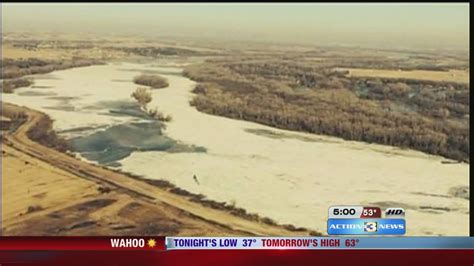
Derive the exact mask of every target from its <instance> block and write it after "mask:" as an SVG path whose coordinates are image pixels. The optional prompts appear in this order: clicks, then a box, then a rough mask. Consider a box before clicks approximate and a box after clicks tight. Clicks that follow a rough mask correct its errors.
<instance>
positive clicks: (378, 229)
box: [328, 218, 406, 235]
mask: <svg viewBox="0 0 474 266" xmlns="http://www.w3.org/2000/svg"><path fill="white" fill-rule="evenodd" d="M405 233H406V224H405V219H388V218H385V219H369V220H368V219H328V234H329V235H404V234H405Z"/></svg>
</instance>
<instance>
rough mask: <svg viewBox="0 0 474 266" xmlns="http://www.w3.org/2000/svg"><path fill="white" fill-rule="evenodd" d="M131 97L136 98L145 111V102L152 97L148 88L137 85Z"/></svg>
mask: <svg viewBox="0 0 474 266" xmlns="http://www.w3.org/2000/svg"><path fill="white" fill-rule="evenodd" d="M132 97H133V98H135V100H137V102H138V103H139V104H140V107H141V108H142V109H143V110H145V111H146V110H147V104H149V103H150V102H151V100H152V99H153V98H152V97H151V92H150V90H149V89H147V88H143V87H138V88H137V89H136V90H135V91H134V92H133V93H132Z"/></svg>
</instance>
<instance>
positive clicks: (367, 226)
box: [364, 222, 377, 233]
mask: <svg viewBox="0 0 474 266" xmlns="http://www.w3.org/2000/svg"><path fill="white" fill-rule="evenodd" d="M364 231H365V232H368V233H375V232H377V222H365V223H364Z"/></svg>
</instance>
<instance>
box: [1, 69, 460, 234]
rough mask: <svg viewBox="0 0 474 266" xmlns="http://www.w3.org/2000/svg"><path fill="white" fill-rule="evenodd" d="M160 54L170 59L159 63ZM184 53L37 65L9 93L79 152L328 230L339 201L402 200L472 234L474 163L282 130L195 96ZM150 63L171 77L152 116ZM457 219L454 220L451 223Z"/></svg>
mask: <svg viewBox="0 0 474 266" xmlns="http://www.w3.org/2000/svg"><path fill="white" fill-rule="evenodd" d="M158 63H160V64H158ZM181 71H182V69H181V68H180V67H179V66H175V65H168V66H166V65H163V64H161V62H155V63H152V64H138V63H113V64H108V65H100V66H90V67H83V68H76V69H70V70H64V71H57V72H53V73H52V74H48V75H42V76H37V77H35V83H34V85H33V86H31V87H28V88H22V89H18V90H16V91H15V93H14V94H3V100H4V101H5V102H11V103H15V104H19V105H24V106H28V107H30V108H33V109H36V110H40V111H42V112H45V113H46V114H48V115H50V116H51V117H52V118H53V119H54V121H55V123H54V128H55V130H57V131H58V132H59V133H60V135H61V136H63V137H65V138H67V139H68V140H69V142H70V143H71V145H72V147H74V149H75V151H76V152H79V153H80V156H81V158H83V159H86V160H89V161H93V162H97V163H101V164H105V165H107V166H109V167H114V168H118V169H121V170H123V171H127V172H133V173H135V174H138V175H142V176H144V177H146V178H150V179H165V180H168V181H170V182H172V183H174V184H176V185H177V186H178V187H181V188H183V189H186V190H188V191H191V192H193V193H200V194H203V195H205V196H206V197H207V198H209V199H212V200H216V201H225V202H228V203H230V204H235V205H236V206H238V207H242V208H245V209H247V210H248V211H249V212H255V213H258V214H261V215H262V216H268V217H270V218H272V219H274V220H275V221H277V222H279V223H291V224H294V225H296V226H304V227H307V228H310V229H315V230H318V231H321V232H326V219H327V210H328V208H329V206H331V205H375V206H380V207H388V206H393V207H397V206H399V207H404V208H405V209H406V212H407V217H406V219H407V234H408V235H467V234H468V232H469V201H468V199H466V198H465V195H464V194H462V193H460V191H462V190H463V189H465V188H466V187H468V186H469V165H468V164H464V163H462V164H443V163H442V161H445V160H446V159H444V158H442V157H439V156H432V155H427V154H424V153H421V152H417V151H412V150H402V149H398V148H394V147H388V146H382V145H374V144H366V143H361V142H352V141H344V140H341V139H338V138H333V137H326V136H319V135H314V134H305V133H298V132H292V131H286V130H279V129H275V128H271V127H267V126H262V125H259V124H255V123H251V122H246V121H239V120H233V119H228V118H223V117H218V116H212V115H208V114H204V113H201V112H198V111H197V110H196V109H195V108H194V107H192V106H190V105H189V101H190V99H191V98H192V97H193V94H192V93H191V90H192V89H193V87H194V85H195V83H194V82H193V81H191V80H189V79H187V78H185V77H183V76H182V75H181ZM141 73H147V74H149V73H158V74H160V75H161V76H163V77H166V78H167V79H168V82H169V84H170V86H169V87H167V88H165V89H158V90H153V101H152V102H151V103H150V107H152V108H153V107H157V108H158V110H159V111H161V112H163V113H164V114H165V115H171V116H172V118H173V119H172V121H171V122H166V123H165V125H166V126H164V125H163V124H162V123H161V122H157V121H154V120H150V119H149V118H148V117H146V116H145V115H144V114H143V113H141V112H140V110H139V109H138V108H137V106H136V104H135V102H134V100H133V99H132V98H131V97H130V94H131V93H132V92H133V91H134V90H135V88H136V87H137V85H135V84H134V83H133V78H134V77H135V76H137V75H139V74H141ZM453 224H456V226H453Z"/></svg>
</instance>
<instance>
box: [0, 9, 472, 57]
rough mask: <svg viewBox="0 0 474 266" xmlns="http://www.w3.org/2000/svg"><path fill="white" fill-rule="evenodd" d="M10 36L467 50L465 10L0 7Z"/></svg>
mask: <svg viewBox="0 0 474 266" xmlns="http://www.w3.org/2000/svg"><path fill="white" fill-rule="evenodd" d="M2 26H3V30H4V31H5V32H12V31H57V32H87V33H100V34H103V33H113V34H138V35H145V36H150V37H155V36H160V35H176V36H189V37H204V38H218V39H224V40H237V39H239V40H257V41H275V42H294V43H305V44H316V45H327V44H334V43H340V44H349V45H350V44H355V45H370V46H377V45H380V46H385V47H386V46H389V47H397V46H399V47H406V46H421V47H456V48H468V46H469V4H468V3H465V4H462V3H457V4H349V3H346V4H342V3H341V4H309V3H307V4H288V3H287V4H269V3H261V4H247V3H242V4H237V3H233V4H213V3H209V4H197V3H190V4H177V3H174V4H3V3H2Z"/></svg>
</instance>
